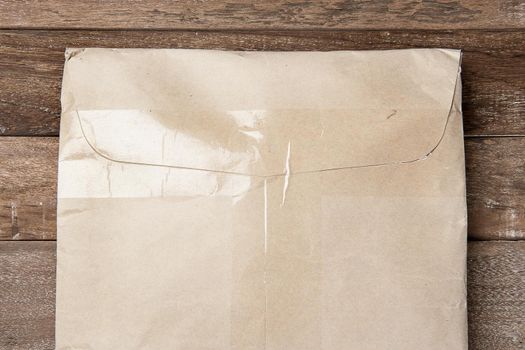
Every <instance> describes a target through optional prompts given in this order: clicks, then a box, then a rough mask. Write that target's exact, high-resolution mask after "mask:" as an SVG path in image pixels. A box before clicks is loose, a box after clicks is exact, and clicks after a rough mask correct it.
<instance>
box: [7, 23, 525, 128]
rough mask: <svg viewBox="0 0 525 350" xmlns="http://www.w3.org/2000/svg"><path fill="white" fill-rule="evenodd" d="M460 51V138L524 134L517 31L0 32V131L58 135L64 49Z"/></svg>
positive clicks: (522, 60) (524, 62) (522, 38)
mask: <svg viewBox="0 0 525 350" xmlns="http://www.w3.org/2000/svg"><path fill="white" fill-rule="evenodd" d="M95 46H96V47H158V48H159V47H167V48H170V47H171V48H177V47H183V48H208V49H230V50H354V49H399V48H417V47H447V48H457V49H462V50H463V52H464V56H463V62H462V80H463V109H464V119H465V134H466V135H525V116H524V115H523V111H524V110H525V78H524V77H525V54H524V53H525V35H524V32H516V31H479V30H467V31H454V32H444V31H413V30H412V31H293V32H290V31H264V32H262V31H260V32H254V31H251V32H241V31H236V32H210V31H205V32H188V31H132V32H130V31H52V32H50V31H0V71H1V73H0V86H2V89H0V108H1V113H0V135H1V134H3V135H47V136H51V135H54V136H56V135H58V126H59V120H60V83H61V78H62V66H63V61H64V50H65V48H66V47H95Z"/></svg>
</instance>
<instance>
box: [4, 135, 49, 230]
mask: <svg viewBox="0 0 525 350" xmlns="http://www.w3.org/2000/svg"><path fill="white" fill-rule="evenodd" d="M0 155H1V156H0V240H1V239H20V240H26V239H55V237H56V188H57V187H56V178H57V162H58V139H57V138H56V137H32V138H26V137H2V138H0Z"/></svg>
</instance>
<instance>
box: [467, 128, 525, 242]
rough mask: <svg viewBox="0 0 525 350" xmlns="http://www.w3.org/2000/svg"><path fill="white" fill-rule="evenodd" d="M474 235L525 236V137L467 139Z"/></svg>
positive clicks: (469, 199)
mask: <svg viewBox="0 0 525 350" xmlns="http://www.w3.org/2000/svg"><path fill="white" fill-rule="evenodd" d="M465 155H466V160H465V163H466V167H467V203H468V217H469V219H468V231H469V238H471V239H480V240H484V239H508V240H512V239H525V138H524V137H505V138H480V139H466V140H465Z"/></svg>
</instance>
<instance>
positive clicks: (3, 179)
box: [0, 137, 525, 240]
mask: <svg viewBox="0 0 525 350" xmlns="http://www.w3.org/2000/svg"><path fill="white" fill-rule="evenodd" d="M465 149H466V166H467V199H468V207H469V237H470V238H471V239H483V240H490V239H496V240H498V239H514V240H517V239H525V157H523V155H524V154H525V137H498V138H467V139H466V140H465ZM0 154H2V155H3V157H2V158H0V183H2V185H3V186H2V187H1V188H0V240H2V239H4V240H12V239H21V240H24V239H55V235H56V233H55V230H56V224H55V220H56V216H55V210H56V209H55V208H56V177H57V157H58V138H54V137H0Z"/></svg>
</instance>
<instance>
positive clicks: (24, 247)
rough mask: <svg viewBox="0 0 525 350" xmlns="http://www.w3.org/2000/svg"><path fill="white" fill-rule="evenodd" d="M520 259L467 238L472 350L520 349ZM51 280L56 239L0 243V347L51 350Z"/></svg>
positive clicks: (524, 270) (510, 249) (523, 324)
mask: <svg viewBox="0 0 525 350" xmlns="http://www.w3.org/2000/svg"><path fill="white" fill-rule="evenodd" d="M429 244H431V243H430V242H429ZM523 261H525V242H523V241H520V242H495V241H493V242H469V254H468V308H469V339H470V341H469V343H470V349H471V350H493V349H505V350H514V349H515V350H518V349H523V344H524V343H525V265H524V264H523ZM54 280H55V243H54V242H0V290H2V293H0V315H2V317H1V318H0V348H2V349H6V350H9V349H36V350H40V349H49V350H50V349H53V329H54V295H55V282H54Z"/></svg>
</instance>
